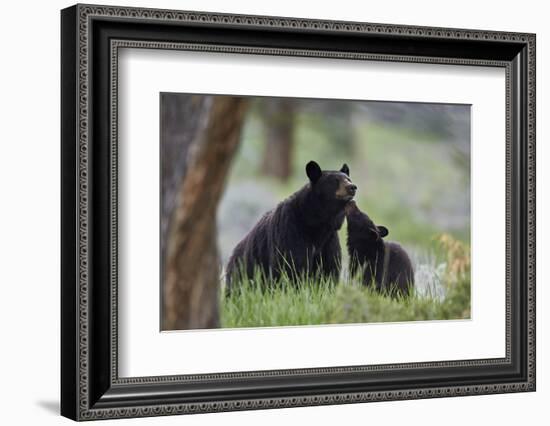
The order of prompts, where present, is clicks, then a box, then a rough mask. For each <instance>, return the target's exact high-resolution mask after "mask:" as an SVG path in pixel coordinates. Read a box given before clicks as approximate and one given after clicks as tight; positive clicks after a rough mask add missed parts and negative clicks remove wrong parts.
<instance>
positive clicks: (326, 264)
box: [226, 161, 357, 290]
mask: <svg viewBox="0 0 550 426" xmlns="http://www.w3.org/2000/svg"><path fill="white" fill-rule="evenodd" d="M306 174H307V176H308V178H309V183H307V184H306V185H305V186H304V187H303V188H302V189H300V190H299V191H297V192H295V193H294V194H292V195H291V196H290V197H288V198H287V199H286V200H284V201H282V202H280V203H279V204H278V205H277V207H275V208H274V209H273V210H271V211H269V212H267V213H266V214H264V216H263V217H262V218H261V219H260V220H259V221H258V223H257V224H256V225H255V226H254V227H253V228H252V230H251V231H250V232H249V233H248V235H247V236H246V237H244V239H243V240H242V241H241V242H240V243H239V244H237V246H236V247H235V249H234V250H233V253H232V255H231V258H230V259H229V263H228V265H227V270H226V283H227V289H228V290H229V289H230V288H231V286H232V284H231V282H232V280H233V279H234V278H235V275H236V274H239V275H240V274H241V273H242V274H243V275H245V276H244V277H240V278H247V277H253V276H254V273H255V271H256V270H259V272H261V273H262V274H264V276H265V277H266V278H268V279H269V280H277V279H279V278H280V277H281V275H282V274H283V273H286V274H288V276H289V277H290V278H291V279H292V280H293V281H294V280H295V279H296V278H297V276H310V275H311V274H316V276H319V275H317V274H320V275H321V276H326V277H334V278H336V279H337V278H338V277H339V275H340V260H341V255H342V254H341V249H340V242H339V240H338V233H337V231H338V230H339V229H340V227H341V226H342V223H343V222H344V218H345V213H344V207H345V205H346V203H347V202H348V201H350V200H351V199H352V198H353V196H354V195H355V191H356V189H357V187H356V186H355V185H354V184H353V183H352V182H351V180H350V178H349V168H348V166H347V165H345V164H344V165H343V166H342V168H341V169H340V170H339V171H326V170H325V171H322V170H321V168H320V167H319V165H318V164H317V163H316V162H314V161H310V162H309V163H308V164H307V165H306Z"/></svg>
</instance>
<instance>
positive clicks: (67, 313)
mask: <svg viewBox="0 0 550 426" xmlns="http://www.w3.org/2000/svg"><path fill="white" fill-rule="evenodd" d="M535 44H536V38H535V35H534V34H523V33H510V32H495V31H479V30H465V29H449V28H427V27H414V26H402V25H386V24H370V23H358V22H336V21H322V20H307V19H297V18H296V19H295V18H280V17H268V16H244V15H228V14H216V13H203V12H186V11H170V10H156V9H138V8H128V7H106V6H96V5H76V6H73V7H70V8H67V9H64V10H63V11H62V12H61V52H62V75H61V81H62V85H61V86H62V93H61V100H62V119H61V134H62V140H61V160H62V173H61V179H62V181H61V192H62V209H61V210H62V217H61V221H62V235H61V241H62V253H61V255H62V266H61V270H62V280H61V322H62V325H61V414H62V415H64V416H66V417H68V418H71V419H73V420H93V419H106V418H123V417H141V416H160V415H170V414H188V413H206V412H219V411H231V410H250V409H264V408H279V407H294V406H309V405H323V404H345V403H356V402H370V401H384V400H402V399H417V398H437V397H446V396H464V395H479V394H491V393H505V392H524V391H534V390H535ZM125 47H132V48H137V49H140V48H144V49H163V50H172V49H173V50H181V49H184V50H195V51H199V52H203V51H204V52H206V51H208V52H225V53H238V54H243V55H246V54H259V55H277V56H299V57H315V58H331V59H352V60H368V61H389V62H392V61H393V62H405V63H407V62H410V63H428V64H452V65H463V66H471V65H477V66H489V67H499V68H503V69H504V70H505V73H506V206H507V208H506V230H505V231H504V230H503V232H505V233H506V342H505V346H506V350H505V353H506V356H505V357H503V358H492V359H472V360H470V359H468V360H457V361H436V362H418V363H402V364H377V365H353V366H326V367H323V368H306V369H285V370H262V371H247V372H226V373H224V372H220V373H215V374H193V375H171V376H151V377H130V378H128V377H119V374H118V363H119V358H118V317H117V313H118V311H117V306H118V293H117V289H118V287H117V284H118V281H117V279H118V275H117V259H118V250H117V249H118V244H117V232H118V216H117V200H118V198H117V197H118V189H117V179H118V175H117V161H118V157H117V155H118V152H117V114H118V110H117V89H118V84H119V79H120V76H119V75H118V73H117V72H118V65H117V64H118V52H119V49H120V48H125Z"/></svg>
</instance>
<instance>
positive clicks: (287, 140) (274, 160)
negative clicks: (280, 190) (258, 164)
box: [262, 98, 294, 181]
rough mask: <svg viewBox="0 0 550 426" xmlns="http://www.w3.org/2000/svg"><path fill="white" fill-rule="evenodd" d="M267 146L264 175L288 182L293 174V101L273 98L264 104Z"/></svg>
mask: <svg viewBox="0 0 550 426" xmlns="http://www.w3.org/2000/svg"><path fill="white" fill-rule="evenodd" d="M264 119H265V123H266V145H265V151H264V157H263V163H262V173H263V174H265V175H267V176H274V177H276V178H278V179H280V180H283V181H285V180H287V179H288V178H289V177H290V175H291V174H292V149H293V139H294V107H293V101H292V100H291V99H287V98H272V99H268V100H266V101H265V102H264Z"/></svg>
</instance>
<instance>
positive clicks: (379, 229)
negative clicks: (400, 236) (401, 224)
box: [377, 226, 390, 238]
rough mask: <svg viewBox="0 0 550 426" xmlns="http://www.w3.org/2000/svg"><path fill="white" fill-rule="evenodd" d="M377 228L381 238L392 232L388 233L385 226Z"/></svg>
mask: <svg viewBox="0 0 550 426" xmlns="http://www.w3.org/2000/svg"><path fill="white" fill-rule="evenodd" d="M377 228H378V232H379V233H380V237H381V238H384V237H387V236H388V234H389V233H390V231H388V228H386V227H385V226H377Z"/></svg>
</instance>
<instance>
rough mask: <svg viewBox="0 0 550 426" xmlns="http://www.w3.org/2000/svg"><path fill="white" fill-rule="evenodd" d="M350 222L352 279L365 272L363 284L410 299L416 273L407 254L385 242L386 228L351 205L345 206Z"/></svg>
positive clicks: (352, 203)
mask: <svg viewBox="0 0 550 426" xmlns="http://www.w3.org/2000/svg"><path fill="white" fill-rule="evenodd" d="M345 210H346V219H347V221H348V242H347V245H348V253H349V258H350V267H349V269H350V275H351V276H354V275H355V274H356V273H357V272H358V270H359V268H360V267H362V268H363V284H365V285H371V284H372V283H373V282H374V284H375V286H376V289H377V290H379V291H383V292H386V293H388V294H390V295H392V296H396V295H401V296H407V295H408V294H409V293H410V291H411V289H412V288H413V287H414V272H413V268H412V264H411V260H410V259H409V256H408V255H407V252H406V251H405V250H404V249H403V248H402V247H401V246H400V245H399V244H397V243H395V242H386V241H384V240H383V238H384V237H386V236H387V235H388V229H387V228H386V227H385V226H376V225H375V224H374V223H373V221H372V220H371V219H370V218H369V217H368V216H367V214H365V213H363V212H362V211H361V210H359V208H358V207H357V204H355V201H350V202H349V203H348V204H347V205H346V209H345Z"/></svg>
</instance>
